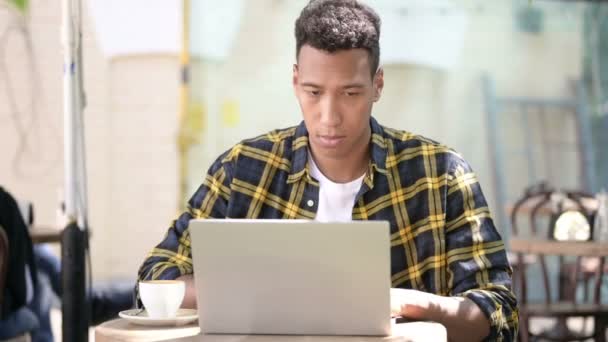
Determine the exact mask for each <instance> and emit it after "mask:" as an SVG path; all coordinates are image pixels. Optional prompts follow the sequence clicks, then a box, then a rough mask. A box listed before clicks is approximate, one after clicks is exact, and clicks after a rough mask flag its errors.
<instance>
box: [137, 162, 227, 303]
mask: <svg viewBox="0 0 608 342" xmlns="http://www.w3.org/2000/svg"><path fill="white" fill-rule="evenodd" d="M227 153H228V152H227ZM224 157H225V154H224V155H222V156H220V157H219V158H218V159H217V160H216V161H215V162H214V163H213V165H212V166H211V167H210V168H209V171H208V172H207V175H206V177H205V180H204V181H203V183H202V184H201V186H200V187H199V188H198V189H197V190H196V192H195V193H194V195H193V196H192V198H190V200H189V201H188V206H187V209H186V211H185V212H184V213H182V214H181V215H180V216H179V217H178V218H177V219H176V220H174V221H173V222H172V224H171V226H170V227H169V229H168V231H167V233H166V235H165V237H164V239H163V240H162V241H161V242H160V243H159V244H158V245H157V246H156V247H155V248H153V249H152V251H150V253H148V256H147V257H146V259H145V260H144V262H143V264H142V265H141V267H140V268H139V272H138V281H141V280H157V279H160V280H170V279H176V278H178V277H180V276H182V275H186V274H192V272H193V271H192V254H191V249H190V233H189V231H188V223H189V222H190V220H192V219H201V218H225V217H226V212H227V207H228V199H229V198H230V182H231V179H232V177H231V172H230V170H231V167H230V165H231V164H229V162H226V160H225V159H224ZM135 305H136V306H137V307H140V306H141V302H140V299H139V293H138V286H135Z"/></svg>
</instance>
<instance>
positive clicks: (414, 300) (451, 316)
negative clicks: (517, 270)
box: [391, 289, 490, 341]
mask: <svg viewBox="0 0 608 342" xmlns="http://www.w3.org/2000/svg"><path fill="white" fill-rule="evenodd" d="M391 315H392V316H393V317H398V316H401V317H405V318H409V319H414V320H426V321H434V322H438V323H441V324H443V325H444V326H445V327H446V329H447V331H448V340H449V341H481V340H482V339H483V338H484V337H486V336H487V335H488V334H489V333H490V323H489V321H488V319H487V318H486V316H485V315H484V314H483V312H482V311H481V309H479V307H478V306H477V304H475V303H474V302H473V301H471V300H470V299H468V298H464V297H443V296H438V295H435V294H432V293H427V292H422V291H417V290H408V289H391Z"/></svg>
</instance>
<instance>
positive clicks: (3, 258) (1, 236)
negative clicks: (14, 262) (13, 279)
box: [0, 226, 9, 305]
mask: <svg viewBox="0 0 608 342" xmlns="http://www.w3.org/2000/svg"><path fill="white" fill-rule="evenodd" d="M8 248H9V246H8V236H7V235H6V232H5V231H4V228H3V227H2V226H0V305H2V303H3V302H4V285H5V284H6V273H7V271H8Z"/></svg>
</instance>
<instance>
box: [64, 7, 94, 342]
mask: <svg viewBox="0 0 608 342" xmlns="http://www.w3.org/2000/svg"><path fill="white" fill-rule="evenodd" d="M81 10H82V7H81V0H62V16H63V23H62V29H61V43H62V46H63V56H64V66H63V68H64V73H63V75H64V76H63V102H64V132H63V133H64V172H65V174H64V177H65V178H64V183H65V210H66V212H65V214H66V217H67V220H68V225H67V227H65V229H64V231H63V234H62V237H61V279H62V305H61V309H62V335H63V336H62V341H63V342H86V341H88V337H89V334H88V329H89V309H88V300H87V296H86V259H85V255H86V249H87V245H88V234H87V233H88V231H87V227H86V224H87V219H86V208H87V204H86V200H87V198H86V186H85V183H86V175H85V171H86V169H85V164H84V162H85V161H84V132H83V119H82V109H83V104H84V99H83V92H82V65H81V62H82V60H81V57H82V50H81V44H80V43H81V27H80V23H81Z"/></svg>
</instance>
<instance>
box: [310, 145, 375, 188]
mask: <svg viewBox="0 0 608 342" xmlns="http://www.w3.org/2000/svg"><path fill="white" fill-rule="evenodd" d="M362 147H363V148H360V149H359V150H358V151H353V153H352V154H351V155H349V156H348V158H329V157H325V156H323V155H321V154H315V152H314V150H311V152H312V156H313V158H314V160H315V164H316V165H317V167H318V168H319V170H320V171H321V173H323V175H324V176H325V177H327V178H328V179H329V180H331V181H332V182H336V183H348V182H351V181H354V180H355V179H357V178H359V177H361V176H362V175H363V174H365V172H366V171H367V169H368V165H369V159H370V151H369V144H366V145H364V146H362ZM355 156H356V157H355Z"/></svg>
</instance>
